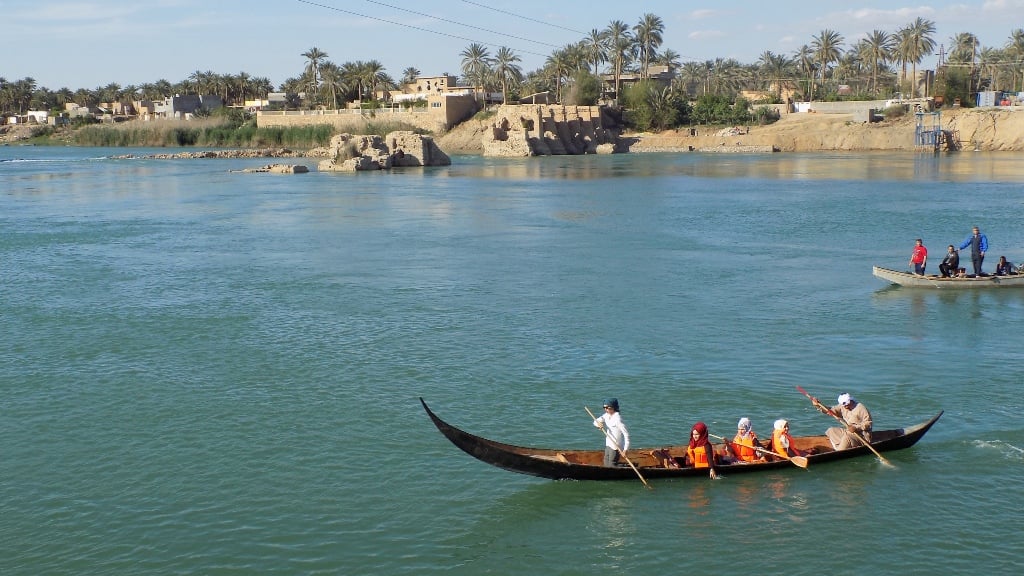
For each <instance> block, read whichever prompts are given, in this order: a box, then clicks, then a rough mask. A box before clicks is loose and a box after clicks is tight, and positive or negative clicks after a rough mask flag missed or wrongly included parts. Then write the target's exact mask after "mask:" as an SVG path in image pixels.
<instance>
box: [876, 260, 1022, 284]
mask: <svg viewBox="0 0 1024 576" xmlns="http://www.w3.org/2000/svg"><path fill="white" fill-rule="evenodd" d="M871 273H872V274H874V275H875V276H877V277H878V278H881V279H882V280H887V281H889V282H892V283H893V284H899V285H900V286H907V287H910V288H941V289H950V290H972V289H977V288H1018V287H1020V288H1024V274H1012V275H1010V276H981V277H980V278H943V277H941V276H918V275H917V274H911V273H910V272H901V271H899V270H891V269H889V268H882V267H881V266H873V267H872V268H871Z"/></svg>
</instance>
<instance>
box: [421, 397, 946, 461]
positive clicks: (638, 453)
mask: <svg viewBox="0 0 1024 576" xmlns="http://www.w3.org/2000/svg"><path fill="white" fill-rule="evenodd" d="M420 403H421V404H423V409H424V410H426V412H427V415H428V416H429V417H430V419H431V421H433V423H434V425H435V426H436V427H437V429H438V430H439V431H440V432H441V434H443V435H444V437H445V438H447V439H448V440H449V441H450V442H451V443H452V444H455V446H456V447H458V448H459V449H460V450H462V451H463V452H465V453H467V454H469V455H470V456H472V457H474V458H476V459H477V460H480V461H481V462H485V463H487V464H490V465H491V466H497V467H498V468H502V469H504V470H509V471H512V472H518V473H520V474H529V475H531V476H539V477H541V478H549V479H552V480H635V479H636V478H637V475H636V472H634V471H633V469H632V468H630V467H628V466H613V467H608V466H603V465H602V464H601V462H602V458H603V456H604V450H552V449H547V448H528V447H524V446H515V445H512V444H504V443H501V442H495V441H494V440H488V439H487V438H483V437H480V436H476V435H474V434H470V433H469V432H466V431H465V430H461V429H459V428H457V427H455V426H452V425H451V424H449V423H447V422H445V421H444V420H442V419H441V418H440V417H438V416H437V415H436V414H434V412H433V411H432V410H431V409H430V407H429V406H427V403H426V402H425V401H424V400H423V399H422V398H420ZM940 416H942V412H939V413H938V414H936V415H935V416H934V417H933V418H932V419H930V420H928V421H927V422H924V423H921V424H918V425H916V426H911V427H909V428H899V429H895V430H883V431H876V432H873V433H872V434H873V436H872V437H873V439H874V441H873V442H872V443H871V446H872V447H873V448H874V449H875V450H877V451H878V452H889V451H892V450H902V449H904V448H909V447H911V446H913V445H914V444H916V443H917V441H918V440H920V439H921V437H922V436H924V435H925V433H926V432H928V430H929V429H930V428H931V427H932V425H934V424H935V422H936V421H937V420H938V419H939V417H940ZM795 440H796V446H797V447H798V448H801V449H804V450H806V449H808V448H815V449H817V450H818V453H817V454H813V455H810V456H807V461H808V465H814V464H817V463H823V462H832V461H836V460H845V459H848V458H856V457H859V456H870V455H872V452H871V450H870V449H868V447H867V446H858V447H855V448H850V449H847V450H839V451H835V450H832V448H831V446H830V445H829V443H828V439H827V438H826V437H825V436H805V437H800V438H797V439H795ZM655 450H667V451H668V452H669V453H670V454H671V455H673V456H676V457H679V456H681V455H682V454H684V453H685V452H686V446H685V445H680V446H668V447H662V448H645V449H643V448H642V449H635V450H629V451H628V452H627V454H626V455H627V456H628V457H629V459H630V460H631V461H632V462H633V463H634V465H636V466H637V467H638V469H639V470H640V472H641V473H642V474H643V476H644V478H646V479H657V478H685V477H702V478H707V475H708V472H707V470H706V469H703V468H692V467H682V468H666V467H664V466H663V465H661V461H660V460H659V459H658V458H657V457H656V456H655V455H654V454H653V452H654V451H655ZM792 467H793V463H791V462H789V461H787V460H779V461H775V462H758V463H743V464H722V465H718V466H716V467H715V468H716V469H717V470H718V472H719V473H723V474H740V473H749V472H760V471H766V470H777V469H780V468H792Z"/></svg>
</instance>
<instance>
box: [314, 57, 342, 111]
mask: <svg viewBox="0 0 1024 576" xmlns="http://www.w3.org/2000/svg"><path fill="white" fill-rule="evenodd" d="M320 87H321V88H324V90H325V91H327V92H330V95H331V99H330V102H329V105H328V108H329V109H331V110H337V109H338V92H342V93H344V92H345V91H347V90H348V86H346V85H345V79H344V76H343V75H342V71H341V68H340V67H339V66H338V65H337V64H335V63H334V62H331V61H327V62H324V63H323V64H321V65H320Z"/></svg>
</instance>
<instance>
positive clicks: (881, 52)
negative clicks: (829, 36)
mask: <svg viewBox="0 0 1024 576" xmlns="http://www.w3.org/2000/svg"><path fill="white" fill-rule="evenodd" d="M892 49H893V37H892V35H891V34H889V33H888V32H883V31H881V30H873V31H872V32H871V33H870V34H868V37H867V38H865V39H864V40H862V41H861V42H860V44H858V49H857V52H858V53H859V55H860V57H861V59H862V60H863V61H864V62H866V63H867V65H868V66H869V67H870V68H871V91H872V92H874V93H875V94H878V69H879V68H881V67H882V66H885V64H886V62H888V61H889V60H890V58H891V57H892Z"/></svg>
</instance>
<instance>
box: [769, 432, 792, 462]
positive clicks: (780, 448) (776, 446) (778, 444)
mask: <svg viewBox="0 0 1024 576" xmlns="http://www.w3.org/2000/svg"><path fill="white" fill-rule="evenodd" d="M783 436H785V437H786V440H787V443H788V444H789V447H790V448H792V447H793V437H792V436H790V435H789V434H786V433H785V432H784V431H782V430H774V431H772V451H774V452H775V453H776V454H779V455H781V456H785V457H786V458H789V456H790V450H789V449H787V448H786V446H785V445H784V444H783V443H782V437H783Z"/></svg>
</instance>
